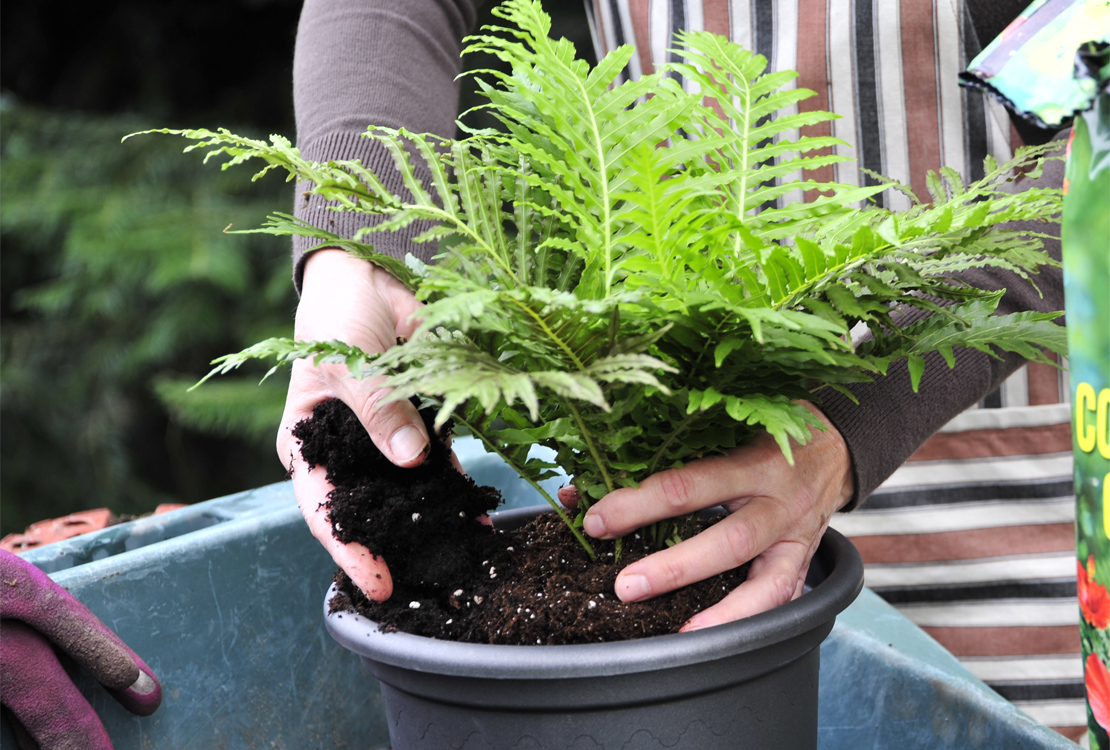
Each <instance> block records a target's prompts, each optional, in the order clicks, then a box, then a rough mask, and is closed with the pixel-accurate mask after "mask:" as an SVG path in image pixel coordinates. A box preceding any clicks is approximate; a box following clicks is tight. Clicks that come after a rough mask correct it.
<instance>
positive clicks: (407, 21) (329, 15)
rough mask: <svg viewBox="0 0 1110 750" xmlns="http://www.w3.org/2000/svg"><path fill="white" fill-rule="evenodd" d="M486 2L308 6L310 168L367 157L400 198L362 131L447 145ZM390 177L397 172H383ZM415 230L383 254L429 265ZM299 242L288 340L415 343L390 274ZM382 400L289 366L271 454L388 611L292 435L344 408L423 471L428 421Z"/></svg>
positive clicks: (380, 239) (381, 444)
mask: <svg viewBox="0 0 1110 750" xmlns="http://www.w3.org/2000/svg"><path fill="white" fill-rule="evenodd" d="M479 4H480V0H392V1H389V0H372V1H366V0H363V1H355V0H308V1H307V2H306V3H305V7H304V11H303V12H302V15H301V21H300V26H299V28H298V32H297V46H296V52H295V56H294V63H293V94H294V104H295V108H296V116H297V141H298V146H299V148H300V150H301V152H302V153H303V154H304V155H305V156H307V157H308V158H310V159H315V160H318V161H324V160H327V159H360V160H361V161H362V163H363V164H365V165H367V166H368V167H370V168H373V169H374V170H375V171H377V172H378V173H379V174H381V175H383V176H386V178H385V179H383V182H385V184H386V185H387V186H388V187H390V188H395V189H399V188H400V187H401V184H400V182H401V181H400V179H399V177H397V178H396V179H395V180H394V181H393V184H390V180H389V179H388V175H391V174H394V173H393V171H392V169H391V165H392V160H391V159H390V158H389V156H388V155H387V154H386V153H385V152H384V151H383V150H382V149H380V148H377V147H376V145H375V144H374V143H372V142H371V141H369V140H367V139H365V138H362V137H361V134H362V133H363V132H365V130H366V128H367V126H368V125H371V124H376V125H384V126H388V127H404V128H408V129H410V130H413V131H415V132H432V133H437V134H439V135H442V136H451V135H453V133H454V119H455V114H456V99H457V87H456V85H455V82H454V81H455V77H456V76H457V75H458V73H459V69H460V64H459V52H460V50H461V46H462V42H461V40H462V38H463V36H464V35H465V34H466V33H467V32H468V31H469V30H470V28H471V27H472V26H473V24H474V21H475V17H476V13H477V6H478V5H479ZM383 167H389V168H385V169H383ZM306 187H307V186H306V185H305V184H299V185H298V186H297V197H296V199H295V200H296V205H295V207H294V209H295V212H296V215H297V216H298V218H301V219H304V220H306V221H308V222H310V223H313V224H316V225H317V226H321V227H325V228H327V229H329V230H330V231H333V232H336V233H337V234H340V235H343V236H348V237H349V236H351V235H353V234H354V233H355V232H356V231H357V230H358V229H359V228H361V226H362V225H361V224H359V223H358V222H359V221H360V219H364V218H365V217H356V216H354V215H352V214H348V213H337V212H335V211H329V210H327V208H326V207H325V205H324V203H323V201H321V200H319V199H313V200H308V201H305V200H304V199H303V197H302V193H303V191H304V190H305V188H306ZM420 231H421V227H419V226H413V227H410V228H409V229H408V230H406V231H403V232H398V233H394V234H382V235H376V236H375V237H374V242H375V245H376V247H377V249H378V250H380V251H383V252H387V253H389V254H390V255H393V256H395V257H398V258H401V257H404V255H405V253H407V252H413V253H414V254H417V255H418V256H421V257H422V258H423V259H424V260H427V257H428V255H429V254H430V252H431V251H432V250H433V248H430V247H427V246H424V247H421V246H419V245H414V244H413V243H412V242H411V240H412V237H413V236H415V235H416V234H418V233H419V232H420ZM307 247H309V245H308V244H307V243H305V242H304V241H303V240H298V241H295V242H294V280H295V282H296V285H297V289H298V291H300V292H301V300H300V304H299V305H298V308H297V318H296V325H295V328H294V335H295V337H296V338H298V339H301V340H323V341H329V340H340V341H345V342H347V343H349V344H353V345H356V346H358V347H360V348H362V349H363V350H365V351H368V352H375V351H383V350H384V349H386V348H387V347H389V346H392V345H393V343H394V342H395V341H396V340H397V338H398V337H400V336H404V337H407V336H410V335H411V333H412V329H413V327H414V323H413V319H412V316H413V314H414V313H416V312H417V311H418V309H419V304H418V303H417V302H416V300H415V298H414V297H413V295H412V293H411V292H410V291H409V290H408V289H407V288H405V287H404V286H403V285H401V284H400V282H398V281H397V280H396V279H394V278H393V277H392V276H390V275H389V274H387V273H385V272H383V271H382V270H381V269H379V268H377V267H376V266H373V265H371V264H370V263H367V262H365V261H360V260H357V259H355V258H352V257H351V256H349V255H347V254H346V253H345V252H344V251H342V250H338V249H325V250H320V251H316V252H313V253H311V254H307V255H306V253H305V250H306V248H307ZM382 395H383V392H382V391H381V390H379V389H377V388H376V387H375V383H374V382H373V381H356V380H354V379H352V378H351V377H349V375H348V373H347V371H346V369H345V368H344V367H342V366H322V367H318V368H316V367H312V366H311V363H309V362H307V361H300V362H297V363H296V364H295V365H294V368H293V373H292V377H291V379H290V383H289V393H288V396H287V397H286V403H285V413H284V415H283V416H282V421H281V425H280V426H279V428H278V438H277V451H278V456H279V458H280V459H281V460H282V462H283V463H284V464H285V465H286V467H288V468H289V470H290V472H291V474H292V478H293V488H294V492H295V494H296V496H297V501H298V503H299V504H300V506H301V510H302V512H303V513H304V516H305V520H306V521H307V522H308V526H309V529H310V530H311V531H312V534H313V536H315V537H316V538H317V539H318V540H319V541H320V542H321V543H322V544H323V545H324V547H325V548H326V549H327V550H328V552H329V553H331V555H332V557H333V558H334V559H335V561H336V563H337V564H338V565H339V566H340V567H341V568H343V569H344V570H346V571H347V573H348V574H349V575H350V576H351V579H352V580H353V581H354V582H355V583H356V585H358V586H359V588H361V589H362V590H363V591H364V592H365V593H366V594H367V595H368V596H370V597H371V598H374V599H386V598H388V597H389V595H390V594H391V593H392V583H391V580H390V577H389V571H388V569H387V568H386V566H385V563H384V562H383V561H382V560H380V559H377V558H375V557H373V556H372V555H371V554H370V553H369V551H368V550H366V548H365V547H362V545H357V544H348V545H344V544H340V543H339V542H338V541H337V540H336V539H335V537H334V536H333V535H332V530H331V525H330V524H329V523H328V520H327V514H326V511H325V510H324V508H323V503H324V502H325V501H326V500H327V495H328V493H329V492H330V491H331V489H332V487H331V485H330V484H328V482H327V481H326V479H325V478H324V476H323V472H320V471H316V472H310V471H309V469H308V467H307V466H306V465H305V463H304V461H303V460H301V457H300V451H299V449H298V447H297V445H296V442H295V441H294V440H293V437H292V435H291V430H292V428H293V427H294V426H295V425H296V424H297V423H298V422H300V421H301V420H303V419H306V418H307V417H308V416H309V415H310V414H311V413H312V408H313V407H314V406H315V405H316V404H318V403H320V402H321V401H324V400H326V399H329V398H339V399H341V400H342V401H343V402H344V403H346V404H347V405H348V406H350V407H351V409H352V410H353V411H354V412H355V414H358V415H359V418H360V420H361V421H362V423H363V425H364V426H365V427H366V430H367V432H368V433H369V434H370V437H371V439H372V440H373V441H374V444H375V445H377V446H378V448H379V449H380V450H381V451H382V452H383V453H384V454H385V455H386V456H387V457H388V458H389V459H390V460H391V461H393V462H394V463H395V464H398V465H399V466H415V465H418V464H420V463H421V462H422V461H423V460H424V457H425V455H426V453H427V448H428V435H427V432H426V431H425V428H424V423H423V422H422V421H421V420H420V418H419V417H418V415H417V414H416V411H415V409H414V408H413V407H412V405H411V404H409V403H408V402H398V403H393V404H389V405H387V406H385V407H383V408H381V409H377V408H376V404H377V402H378V400H379V399H380V398H381V396H382Z"/></svg>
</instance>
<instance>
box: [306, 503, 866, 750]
mask: <svg viewBox="0 0 1110 750" xmlns="http://www.w3.org/2000/svg"><path fill="white" fill-rule="evenodd" d="M542 510H543V509H530V508H529V509H524V510H522V511H506V512H504V513H502V514H495V523H496V524H497V525H498V526H502V527H504V528H512V527H513V526H515V525H518V524H520V523H522V522H524V521H525V520H527V519H528V518H531V517H532V516H534V515H535V514H536V513H537V512H542ZM497 516H499V517H497ZM807 583H808V584H809V586H811V587H812V588H811V589H809V590H807V591H806V593H804V594H803V595H802V596H801V597H799V598H798V599H795V600H794V601H792V602H789V603H788V604H784V605H783V606H781V607H778V608H776V609H774V610H772V611H770V612H765V613H763V614H759V615H756V616H754V617H749V618H747V619H744V620H740V621H738V622H733V623H729V624H726V625H719V626H716V627H712V628H706V629H704V630H698V631H694V632H692V633H678V634H675V635H666V636H659V637H655V638H644V639H641V640H634V641H621V642H617V643H596V644H584V645H570V646H492V645H483V644H473V643H456V642H451V641H443V640H437V639H434V638H425V637H421V636H415V635H410V634H407V633H397V632H393V633H382V632H381V631H380V630H378V628H377V626H376V624H375V623H374V622H372V621H370V620H368V619H366V618H364V617H360V616H358V615H355V614H352V613H349V612H336V613H333V614H327V612H328V603H327V602H326V603H325V605H324V612H325V615H326V621H327V627H328V631H329V632H330V633H331V635H332V637H334V638H335V639H336V640H337V641H339V642H340V643H341V644H342V645H343V646H345V647H346V648H348V649H350V650H351V651H354V652H355V653H356V654H358V655H359V656H360V657H361V658H362V663H363V665H364V666H366V668H367V669H369V670H370V671H371V672H372V673H373V674H374V676H375V677H377V678H378V680H379V682H380V683H381V691H382V700H383V702H384V704H385V709H386V717H387V720H388V723H389V735H390V738H391V740H392V747H393V750H409V749H410V748H422V749H423V748H426V749H429V750H440V749H443V750H448V749H450V750H509V749H510V748H511V749H513V750H540V749H541V748H542V749H543V750H563V749H564V748H565V749H566V750H617V749H618V748H620V749H622V750H649V749H651V750H655V749H656V748H659V749H660V750H662V749H663V748H666V749H667V750H717V749H720V750H745V749H747V748H774V749H775V750H786V749H793V748H816V747H817V684H818V671H819V668H820V657H821V650H820V648H818V646H819V645H820V644H821V641H823V640H824V639H825V637H826V636H827V635H828V634H829V632H830V631H831V630H832V626H833V623H834V621H835V620H836V615H837V614H838V613H840V612H841V611H843V610H844V609H845V608H846V607H847V606H848V605H849V604H851V603H852V601H853V600H854V599H855V598H856V596H857V595H858V594H859V592H860V590H861V588H862V586H863V563H862V561H861V560H860V557H859V553H858V552H857V551H856V549H855V547H853V546H852V544H851V542H849V541H848V540H847V539H845V538H844V537H843V536H841V535H840V534H839V533H837V532H836V531H833V530H831V529H830V530H829V531H827V532H826V533H825V536H824V538H823V539H822V541H821V545H820V546H819V547H818V549H817V553H816V555H815V556H814V559H813V562H812V564H811V565H810V570H809V578H808V580H807ZM334 593H335V588H334V586H333V588H332V589H331V590H329V592H328V601H329V602H330V599H331V597H332V596H333V595H334Z"/></svg>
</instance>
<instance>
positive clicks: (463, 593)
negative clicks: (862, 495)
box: [293, 400, 747, 645]
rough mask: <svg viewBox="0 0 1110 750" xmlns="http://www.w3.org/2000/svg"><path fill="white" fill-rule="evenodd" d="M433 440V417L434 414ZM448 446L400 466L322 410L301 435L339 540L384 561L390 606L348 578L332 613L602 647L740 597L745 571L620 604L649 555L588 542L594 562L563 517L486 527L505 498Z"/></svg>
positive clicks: (419, 627)
mask: <svg viewBox="0 0 1110 750" xmlns="http://www.w3.org/2000/svg"><path fill="white" fill-rule="evenodd" d="M421 416H422V417H423V418H424V420H425V425H426V426H427V428H428V434H429V435H432V434H434V432H433V428H432V419H433V418H434V410H425V411H424V412H422V414H421ZM449 431H450V427H449V426H448V427H447V428H446V429H445V430H444V434H442V435H439V436H437V437H435V438H433V439H432V441H431V442H432V445H431V450H430V454H429V455H428V457H427V458H426V459H425V461H424V463H423V464H421V465H420V466H417V467H415V468H412V469H402V468H399V467H397V466H394V465H393V464H392V463H390V462H389V460H388V459H386V458H385V457H384V456H382V455H381V453H380V452H379V451H378V450H377V448H376V447H375V446H374V444H373V443H372V442H371V440H370V437H369V436H368V435H367V434H366V431H365V430H364V429H363V427H362V425H361V424H360V423H359V422H358V420H357V418H356V417H355V415H354V414H353V413H352V412H351V411H350V409H349V408H348V407H347V406H346V405H345V404H343V403H342V402H340V401H337V400H332V401H325V402H323V403H321V404H319V405H318V406H317V407H316V408H315V409H314V410H313V415H312V417H311V418H309V419H306V420H304V421H302V422H301V423H300V424H298V425H297V426H296V427H295V428H294V431H293V435H294V436H295V437H296V438H297V439H298V440H300V442H301V455H302V456H303V457H304V459H305V461H307V462H308V464H309V466H310V467H325V468H326V471H327V477H328V480H329V481H330V482H331V483H332V484H333V485H334V486H335V487H336V489H335V491H334V492H332V493H331V495H330V496H329V499H328V502H327V503H326V506H327V509H328V515H329V519H330V520H331V523H332V526H333V527H334V529H335V535H336V537H337V538H338V539H339V540H340V541H342V542H352V541H357V542H361V543H362V544H364V545H366V547H367V548H368V549H369V550H370V551H371V552H372V553H373V554H375V555H380V556H382V557H384V558H385V560H386V561H387V563H388V564H389V569H390V574H391V575H392V577H393V596H392V597H391V598H390V599H389V600H388V601H385V602H374V601H371V600H369V599H368V598H367V597H366V596H365V595H363V594H362V592H361V591H359V590H358V589H357V588H356V587H355V586H354V585H353V584H352V583H351V581H350V579H349V578H347V576H346V574H345V573H343V572H342V571H338V572H337V573H336V581H337V582H338V583H339V590H340V595H339V596H337V597H335V599H334V600H333V602H332V609H333V611H335V610H346V611H352V610H353V611H356V612H358V613H359V614H362V615H364V616H366V617H369V618H370V619H372V620H375V621H377V622H378V623H380V624H381V625H382V626H383V627H384V628H385V629H387V630H402V631H404V632H407V633H413V634H416V635H423V636H429V637H433V638H441V639H445V640H455V641H464V642H469V643H496V644H510V645H535V644H545V645H552V644H565V643H593V642H598V641H616V640H628V639H633V638H643V637H647V636H654V635H664V634H667V633H674V632H677V631H678V629H679V628H680V627H681V626H682V625H683V624H684V623H685V622H686V621H687V620H688V619H689V618H690V617H692V616H693V615H694V614H696V613H697V612H699V611H701V610H703V609H705V608H707V607H709V606H712V605H713V604H715V603H717V602H718V601H720V600H721V599H722V598H724V596H725V595H726V594H727V593H728V592H729V591H732V590H733V589H734V588H736V586H738V585H739V584H740V583H741V582H742V581H743V580H744V579H745V577H746V575H747V566H743V567H741V568H738V569H736V570H732V571H728V572H726V573H723V574H721V575H719V576H715V577H713V578H710V579H707V580H705V581H702V582H700V583H697V584H694V585H692V586H688V587H686V588H684V589H681V590H679V591H675V592H671V593H669V594H664V595H661V596H658V597H656V598H654V599H652V600H650V601H646V602H634V603H625V602H622V601H620V600H619V599H617V597H616V595H615V594H614V593H613V584H614V582H615V580H616V577H617V573H619V572H620V570H621V569H622V568H623V567H624V566H626V565H628V564H631V563H633V562H635V561H636V560H638V559H640V558H641V557H644V556H646V555H647V554H650V553H651V552H652V551H653V550H652V549H651V548H649V546H648V545H647V543H646V540H643V539H641V538H640V537H639V536H632V537H628V538H627V539H626V540H625V542H624V549H623V552H622V554H621V559H620V561H619V562H617V561H615V554H614V543H613V542H604V541H598V540H591V542H590V543H591V545H592V546H593V548H594V551H595V552H596V553H597V555H598V559H597V560H596V561H593V560H590V558H589V556H588V555H587V554H586V551H585V550H584V549H583V548H582V546H581V545H580V544H579V543H578V541H577V540H576V539H575V538H574V536H573V534H571V532H570V530H569V529H567V528H566V526H565V525H564V524H563V522H562V521H561V520H560V519H559V518H558V516H556V515H554V514H545V515H544V516H541V517H540V518H537V519H535V520H534V521H531V522H529V523H528V524H526V525H525V526H523V527H521V528H519V529H516V530H512V531H503V530H497V529H494V528H492V527H491V526H490V525H488V523H483V520H482V519H483V518H484V515H485V514H486V513H488V512H489V511H492V510H493V509H494V508H496V507H497V505H498V503H500V501H501V495H500V493H499V492H497V490H495V489H493V488H492V487H480V486H478V485H476V484H475V483H474V482H473V480H471V479H470V478H469V477H467V476H465V475H462V474H460V473H459V472H458V471H457V470H456V469H455V468H454V466H453V465H452V463H451V460H450V456H451V454H450V448H449V447H448V442H447V438H448V436H449V434H450V432H449Z"/></svg>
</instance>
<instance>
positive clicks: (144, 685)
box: [127, 669, 158, 695]
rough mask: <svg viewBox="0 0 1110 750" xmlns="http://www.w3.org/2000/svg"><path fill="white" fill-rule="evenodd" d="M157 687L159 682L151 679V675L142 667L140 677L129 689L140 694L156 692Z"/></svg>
mask: <svg viewBox="0 0 1110 750" xmlns="http://www.w3.org/2000/svg"><path fill="white" fill-rule="evenodd" d="M156 687H158V683H157V682H155V681H154V680H153V679H151V677H150V675H148V674H147V673H146V672H144V671H143V670H141V669H140V670H139V677H138V679H136V680H135V682H134V683H133V684H132V685H131V687H129V688H127V689H128V690H131V691H132V692H135V693H138V694H139V695H150V694H151V693H153V692H154V688H156Z"/></svg>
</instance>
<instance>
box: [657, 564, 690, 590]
mask: <svg viewBox="0 0 1110 750" xmlns="http://www.w3.org/2000/svg"><path fill="white" fill-rule="evenodd" d="M659 576H660V578H661V579H662V583H663V587H662V589H661V590H662V591H673V590H674V589H677V588H681V587H682V586H685V585H686V583H687V581H686V577H685V566H683V565H681V564H680V563H679V561H677V560H664V561H663V564H662V566H661V568H660V570H659Z"/></svg>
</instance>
